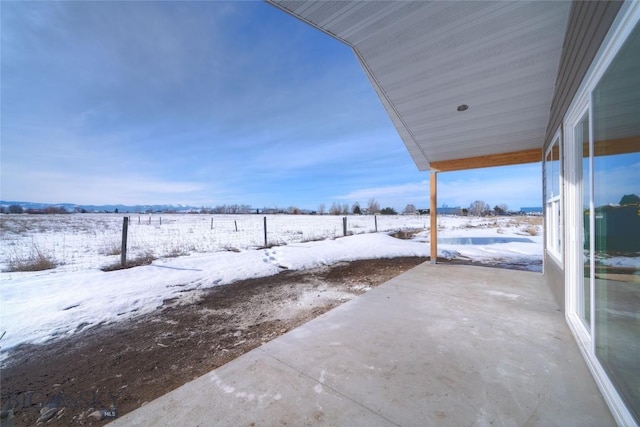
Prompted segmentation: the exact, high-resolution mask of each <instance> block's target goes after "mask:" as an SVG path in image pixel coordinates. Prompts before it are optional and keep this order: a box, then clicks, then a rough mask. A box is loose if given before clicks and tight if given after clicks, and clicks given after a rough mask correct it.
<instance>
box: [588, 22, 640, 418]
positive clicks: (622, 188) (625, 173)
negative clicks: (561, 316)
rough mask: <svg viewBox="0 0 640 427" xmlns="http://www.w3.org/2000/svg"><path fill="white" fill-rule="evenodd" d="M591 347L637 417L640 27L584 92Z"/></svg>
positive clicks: (639, 415)
mask: <svg viewBox="0 0 640 427" xmlns="http://www.w3.org/2000/svg"><path fill="white" fill-rule="evenodd" d="M591 111H592V119H593V129H592V131H593V140H594V142H593V147H592V149H593V153H592V160H593V178H594V179H593V192H592V193H593V194H592V199H593V208H594V221H593V222H594V223H593V224H592V225H591V230H592V236H593V246H592V247H593V253H592V254H591V257H590V258H591V261H592V263H593V265H594V267H595V271H594V272H593V273H592V277H593V280H594V290H595V305H594V310H595V311H594V313H595V322H594V333H595V334H594V338H595V354H596V356H597V358H598V361H599V362H600V363H601V364H602V366H603V367H604V369H605V371H606V372H607V373H608V375H609V377H610V378H611V380H612V382H613V383H614V384H615V386H616V388H617V389H618V391H619V393H620V394H621V395H622V397H623V399H624V400H625V401H626V402H627V404H628V405H629V407H630V408H631V410H632V412H633V413H634V415H635V417H636V419H637V420H640V29H639V28H636V29H635V30H634V31H633V33H632V35H631V37H629V39H627V41H626V43H625V45H624V46H623V47H622V49H621V50H620V51H619V53H618V54H617V55H616V57H615V59H614V60H613V62H612V63H611V65H609V67H608V68H607V71H606V72H605V73H604V75H603V76H602V78H601V79H600V81H599V82H598V84H597V85H596V87H595V89H594V90H593V92H592V95H591Z"/></svg>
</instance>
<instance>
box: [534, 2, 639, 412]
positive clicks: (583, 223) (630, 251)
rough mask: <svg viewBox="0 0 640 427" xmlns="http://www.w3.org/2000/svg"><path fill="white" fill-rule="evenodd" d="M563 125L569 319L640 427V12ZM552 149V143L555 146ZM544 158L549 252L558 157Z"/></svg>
mask: <svg viewBox="0 0 640 427" xmlns="http://www.w3.org/2000/svg"><path fill="white" fill-rule="evenodd" d="M621 10H622V11H623V12H621V15H620V16H619V19H617V21H616V22H617V23H614V25H613V26H612V31H611V33H610V35H609V36H608V38H607V39H605V42H604V43H603V46H602V47H601V49H600V51H599V53H598V55H597V56H596V59H595V60H594V63H593V64H592V66H591V68H590V71H589V72H588V74H587V76H586V77H585V81H584V82H583V84H582V85H581V89H580V90H579V91H578V94H577V95H576V97H575V98H574V100H573V102H572V108H570V109H569V112H568V114H567V116H565V120H564V134H563V136H564V140H563V141H562V143H563V144H564V147H563V148H564V152H563V154H564V162H565V164H566V169H565V170H564V171H563V170H560V171H559V173H560V174H561V175H562V174H563V173H564V174H565V175H567V177H566V178H567V179H566V183H567V184H566V187H565V193H566V200H565V202H566V211H565V212H564V215H565V217H566V219H565V220H566V224H567V239H566V241H565V242H564V245H565V247H566V248H565V249H563V250H566V254H565V259H566V261H565V262H566V269H565V271H566V278H567V284H568V292H567V294H566V295H567V319H568V322H569V326H570V327H571V329H572V331H573V332H574V334H575V335H576V338H577V341H578V344H579V345H580V347H581V349H582V350H583V352H584V354H585V357H586V359H587V361H588V364H589V367H590V369H591V371H592V373H593V374H594V377H595V379H596V382H597V383H598V385H599V386H600V389H601V390H602V392H603V394H604V395H605V398H606V399H607V401H608V403H609V405H610V407H611V408H612V414H613V415H614V417H615V418H616V420H617V421H618V423H619V424H620V425H636V424H638V423H640V328H639V327H638V325H640V286H638V285H639V284H640V281H639V280H638V278H640V180H638V176H640V174H639V172H640V169H639V168H640V55H638V52H640V3H637V2H636V3H625V6H624V7H623V8H622V9H621ZM554 144H555V141H554ZM553 151H554V147H553V145H552V146H551V147H550V148H549V150H547V152H546V153H545V169H544V179H545V180H548V181H549V182H545V186H544V188H545V198H544V200H545V204H546V209H547V210H548V211H547V214H548V215H549V217H550V218H549V219H548V221H549V223H548V225H547V226H548V227H549V231H548V233H549V234H550V236H547V247H548V249H549V253H552V248H553V245H554V241H555V237H552V236H551V235H552V234H553V233H554V231H553V229H552V226H553V224H552V222H553V221H554V220H555V219H554V218H553V215H554V213H553V212H549V210H552V209H553V203H554V197H555V195H556V193H555V189H554V187H553V185H554V175H555V171H554V167H553V165H554V164H555V160H556V158H555V156H554V154H553Z"/></svg>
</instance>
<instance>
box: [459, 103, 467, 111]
mask: <svg viewBox="0 0 640 427" xmlns="http://www.w3.org/2000/svg"><path fill="white" fill-rule="evenodd" d="M468 109H469V106H468V105H467V104H462V105H458V111H467V110H468Z"/></svg>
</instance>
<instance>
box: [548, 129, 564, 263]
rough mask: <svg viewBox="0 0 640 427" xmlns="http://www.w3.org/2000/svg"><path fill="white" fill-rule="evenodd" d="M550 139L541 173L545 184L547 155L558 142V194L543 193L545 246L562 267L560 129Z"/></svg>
mask: <svg viewBox="0 0 640 427" xmlns="http://www.w3.org/2000/svg"><path fill="white" fill-rule="evenodd" d="M551 141H552V142H551V144H549V147H547V150H546V151H545V155H544V163H545V167H544V169H543V173H544V174H545V184H546V180H547V179H548V178H549V177H547V176H546V162H547V156H548V155H549V153H550V152H551V151H552V150H553V146H554V145H556V144H558V155H559V159H558V165H559V167H560V171H559V174H558V175H559V176H558V194H557V195H554V196H553V197H551V198H548V195H547V194H545V195H544V197H545V200H544V209H545V218H546V221H545V226H546V228H545V234H546V236H545V239H546V245H545V247H546V248H547V253H548V254H549V255H550V256H551V258H552V259H553V260H554V261H556V262H557V263H558V265H559V266H560V267H562V266H563V261H562V250H563V247H564V235H563V229H564V227H563V226H562V224H563V218H564V212H563V206H562V193H563V190H562V189H563V185H562V181H563V170H564V164H563V160H564V155H563V152H562V150H563V144H562V139H561V137H560V129H558V131H557V132H556V134H555V135H554V137H553V139H552V140H551ZM545 190H546V189H545ZM558 210H559V211H560V212H559V214H558V215H556V212H558ZM556 216H557V218H556ZM558 240H560V242H558Z"/></svg>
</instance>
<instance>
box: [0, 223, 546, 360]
mask: <svg viewBox="0 0 640 427" xmlns="http://www.w3.org/2000/svg"><path fill="white" fill-rule="evenodd" d="M73 216H74V215H71V216H70V217H73ZM289 218H290V217H289ZM395 218H396V219H395V223H394V225H395V227H394V226H391V225H389V224H391V223H392V222H393V220H392V218H383V219H380V224H378V225H379V228H386V229H396V230H397V229H409V228H413V229H417V230H418V231H419V230H422V231H420V232H419V233H418V234H417V235H416V236H415V237H414V238H413V239H411V240H401V239H396V238H394V237H391V236H389V235H388V234H387V233H382V232H379V233H372V232H371V231H373V230H371V229H370V227H373V225H372V224H371V222H372V221H371V217H369V218H366V217H365V218H353V219H350V222H351V224H352V227H354V229H355V230H356V231H362V234H355V235H353V236H349V237H344V238H333V237H336V236H335V234H336V233H337V232H336V231H335V230H336V222H335V221H333V222H330V221H327V220H326V219H324V218H322V217H318V219H317V221H318V222H317V224H320V225H319V226H316V227H317V228H320V229H321V231H319V232H318V231H317V230H316V231H314V230H313V226H312V225H309V224H307V226H308V227H309V228H308V230H307V231H304V232H302V234H303V235H307V236H309V235H312V236H314V237H313V239H310V240H313V241H301V240H307V239H300V238H299V236H300V232H295V231H291V230H287V231H286V232H285V231H281V234H282V235H283V236H294V237H295V236H298V237H297V238H289V239H288V242H289V243H287V244H285V245H282V246H273V247H271V248H268V249H256V248H255V246H253V243H252V242H248V243H247V244H245V245H243V244H241V243H240V242H236V243H235V245H234V247H233V249H234V251H229V250H227V251H222V252H209V253H206V252H199V251H191V252H189V253H190V255H188V256H177V257H169V258H160V259H156V260H155V261H154V262H153V263H152V264H151V265H146V266H141V267H135V268H130V269H126V270H117V271H111V272H103V271H102V270H100V267H101V266H103V265H104V263H105V262H106V261H110V262H112V261H113V259H111V258H108V257H106V258H105V257H104V256H103V255H99V256H98V257H97V260H98V261H100V262H98V263H97V264H94V266H93V267H91V268H80V267H79V265H85V264H75V266H74V267H73V268H69V265H70V264H71V265H74V264H73V262H72V261H70V262H69V263H68V264H66V266H65V265H63V266H61V267H58V268H56V269H53V270H46V271H40V272H11V273H8V272H3V273H0V304H1V307H0V335H3V334H4V336H2V338H0V358H4V357H6V354H7V351H8V350H9V349H11V348H12V347H15V346H17V345H19V344H23V343H43V342H46V341H48V340H51V339H54V338H59V337H64V336H69V335H71V334H73V333H75V332H78V331H82V330H83V329H86V328H89V327H92V326H95V325H98V324H108V323H112V322H116V321H119V320H123V319H128V318H131V317H133V316H136V315H140V314H144V313H148V312H151V311H153V310H154V309H156V308H157V307H159V306H161V305H162V303H163V301H164V300H166V299H170V298H180V299H183V300H185V301H193V300H194V299H197V297H198V293H199V292H200V291H201V290H203V289H206V288H210V287H213V286H216V285H223V284H228V283H232V282H234V281H237V280H242V279H247V278H256V277H265V276H269V275H273V274H277V273H278V272H280V271H283V270H285V269H289V270H301V269H309V268H314V267H319V266H323V265H331V264H335V263H338V262H345V261H354V260H359V259H375V258H393V257H400V256H427V255H428V253H429V245H428V244H426V242H428V241H429V238H430V236H429V231H428V230H425V227H426V226H428V223H429V221H428V217H395ZM21 219H22V218H21ZM120 220H121V219H120ZM307 220H308V219H307ZM176 221H177V219H176ZM323 221H324V222H323ZM358 221H360V222H358ZM365 221H366V223H365ZM385 221H388V224H387V225H385V224H384V222H385ZM290 222H291V220H290ZM274 223H275V221H274V220H272V224H274ZM327 224H328V225H327ZM337 224H338V226H339V227H340V228H338V230H340V231H339V232H341V231H342V230H341V224H340V223H337ZM358 224H360V225H359V226H358ZM85 225H86V224H85ZM54 226H55V223H54V224H48V225H47V226H44V225H43V226H42V227H41V229H40V233H41V234H44V235H46V236H48V237H49V239H50V240H58V241H59V240H60V237H59V235H58V234H56V233H60V232H66V233H68V232H69V231H68V229H63V230H55V229H54ZM165 226H166V222H165ZM3 228H4V224H3ZM105 228H108V227H105ZM167 229H169V228H168V227H167ZM439 229H440V230H439V238H442V239H443V243H442V244H440V245H439V252H438V254H439V256H442V257H446V258H467V259H471V260H474V261H481V262H482V261H501V262H504V261H507V262H508V261H509V260H516V261H518V262H522V261H523V260H524V261H526V262H530V263H532V264H536V263H537V264H540V263H541V260H542V236H541V235H540V233H541V227H540V226H539V225H530V224H527V223H526V222H525V223H523V222H521V221H517V220H514V219H509V218H499V219H491V220H487V219H481V218H459V217H441V218H439ZM83 230H84V231H83V232H84V233H88V234H89V235H93V236H94V237H95V236H97V235H98V234H99V233H98V231H97V230H98V227H95V228H94V229H93V230H91V229H90V227H89V226H87V228H86V229H83ZM146 230H155V232H157V229H156V228H153V229H150V228H147V229H146ZM283 230H284V229H283ZM327 230H328V232H327ZM363 230H366V231H369V233H366V234H365V233H364V231H363ZM3 232H4V233H3V239H2V240H3V241H2V243H3V247H4V246H6V245H7V242H9V243H11V242H13V243H14V246H19V241H18V239H17V238H15V236H13V240H11V239H8V238H6V236H7V233H6V230H3ZM91 233H93V234H91ZM25 234H26V236H28V237H25V239H38V238H39V237H38V233H34V232H32V233H30V234H29V233H25ZM111 234H112V233H111ZM187 234H189V233H188V231H187ZM193 234H196V237H198V236H197V233H193ZM332 234H333V235H332ZM200 238H201V237H200ZM318 238H325V239H326V240H316V239H318ZM296 239H297V241H296ZM447 239H453V240H449V242H453V243H446V242H447ZM469 239H471V240H469ZM473 239H479V240H477V241H475V243H477V242H480V243H484V244H474V240H473ZM70 240H72V239H70ZM80 240H82V239H77V240H76V241H80ZM96 240H99V239H96ZM41 241H44V239H42V240H41ZM66 241H67V239H66V238H65V242H66ZM468 243H472V244H468ZM83 244H84V246H82V245H80V247H71V248H70V249H68V251H69V252H70V253H73V254H74V255H73V258H74V259H76V258H79V257H80V255H79V254H80V253H82V251H83V250H84V251H89V249H91V248H90V247H89V245H88V244H87V243H86V242H85V243H83ZM238 247H240V248H241V249H238ZM5 249H6V248H5ZM65 251H66V250H65ZM4 253H7V251H6V250H5V252H4ZM91 256H94V258H90V257H91ZM116 258H118V257H117V256H116ZM85 259H94V262H95V261H96V255H95V254H94V255H87V256H85ZM3 261H4V263H5V265H6V260H3Z"/></svg>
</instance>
